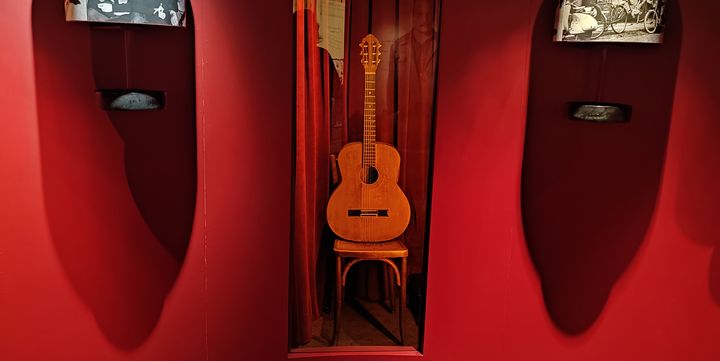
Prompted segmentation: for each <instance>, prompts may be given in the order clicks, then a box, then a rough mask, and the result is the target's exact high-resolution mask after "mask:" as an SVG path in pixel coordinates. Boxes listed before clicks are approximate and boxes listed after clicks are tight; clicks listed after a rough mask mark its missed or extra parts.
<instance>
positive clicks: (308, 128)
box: [291, 0, 330, 346]
mask: <svg viewBox="0 0 720 361" xmlns="http://www.w3.org/2000/svg"><path fill="white" fill-rule="evenodd" d="M297 4H298V9H300V10H298V11H296V14H295V18H296V25H297V26H296V38H295V50H296V57H297V58H296V101H297V103H296V115H295V143H296V144H295V179H294V219H293V222H294V224H293V242H292V265H291V269H292V272H293V274H292V277H291V282H292V283H291V297H292V299H291V307H292V312H291V322H292V326H291V330H292V334H293V335H292V336H293V337H292V343H293V345H294V346H296V345H298V344H303V343H307V342H308V341H309V340H310V338H311V337H312V321H313V320H314V319H315V318H317V317H318V315H319V308H318V298H317V289H318V287H317V282H318V281H319V280H320V278H319V277H318V276H317V275H316V264H317V259H318V253H319V247H320V241H321V239H322V232H323V228H324V224H325V217H324V214H325V212H324V210H325V205H326V204H327V199H328V194H329V187H330V184H329V174H328V173H329V171H328V153H329V150H328V144H329V138H330V135H329V123H330V121H329V117H330V111H329V96H328V88H329V84H328V81H327V74H328V71H327V70H328V67H327V55H326V54H325V53H324V52H321V51H320V49H319V48H318V47H317V46H316V44H317V43H318V28H317V23H316V20H315V19H316V17H315V4H314V1H311V3H310V4H308V5H309V6H308V9H307V10H304V9H305V4H304V1H303V0H298V2H297Z"/></svg>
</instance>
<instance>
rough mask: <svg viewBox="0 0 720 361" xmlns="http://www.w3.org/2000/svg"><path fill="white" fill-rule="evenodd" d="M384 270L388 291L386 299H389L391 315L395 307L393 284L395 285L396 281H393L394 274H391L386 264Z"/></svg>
mask: <svg viewBox="0 0 720 361" xmlns="http://www.w3.org/2000/svg"><path fill="white" fill-rule="evenodd" d="M385 270H386V274H387V278H388V281H389V282H388V283H389V285H388V286H389V287H388V289H389V291H390V292H389V293H390V295H389V296H388V298H389V299H390V313H393V312H395V306H396V305H397V300H396V299H395V283H397V281H398V280H396V279H395V272H393V269H392V268H391V267H390V266H388V265H387V264H386V265H385Z"/></svg>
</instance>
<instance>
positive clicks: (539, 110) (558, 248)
mask: <svg viewBox="0 0 720 361" xmlns="http://www.w3.org/2000/svg"><path fill="white" fill-rule="evenodd" d="M671 4H672V6H670V8H669V18H668V19H667V29H668V32H667V33H666V34H665V43H664V44H663V45H648V44H634V45H633V44H601V43H593V44H588V43H585V44H577V43H575V44H568V43H553V41H552V35H553V25H554V24H553V22H554V19H555V15H554V14H555V10H556V7H557V5H558V1H557V0H548V1H545V2H544V3H543V5H542V6H541V8H540V11H539V13H538V16H537V19H536V22H535V27H534V33H533V37H532V42H533V43H532V54H531V65H530V90H529V91H530V94H529V99H528V115H527V128H526V139H525V149H524V159H523V171H522V186H521V187H522V190H521V193H522V194H521V197H522V217H523V226H524V231H525V238H526V242H527V246H528V249H529V252H530V255H531V258H532V260H533V263H534V265H535V267H536V270H537V272H538V275H539V277H540V282H541V283H542V290H543V296H544V299H545V305H546V307H547V310H548V313H549V315H550V316H551V318H552V320H553V322H554V323H555V325H556V326H557V328H558V329H559V330H560V331H562V332H563V333H566V334H569V335H578V334H581V333H583V332H584V331H586V330H587V329H588V328H590V327H591V326H592V325H593V324H594V323H595V321H596V320H597V319H598V317H599V316H600V314H601V313H602V310H603V308H604V307H605V304H606V302H607V299H608V297H609V295H610V293H611V291H612V288H613V286H614V284H615V283H616V282H617V280H618V279H619V278H620V277H621V276H622V274H623V273H624V272H625V270H626V268H627V267H628V265H629V264H630V262H631V261H632V260H633V257H634V256H635V253H636V252H637V250H638V248H639V247H640V245H641V244H642V242H643V239H644V237H645V233H646V231H647V228H648V226H649V224H650V221H651V218H652V215H653V212H654V209H655V202H656V198H657V194H658V190H659V187H660V180H661V177H662V169H663V164H664V161H665V149H666V145H667V139H668V132H669V125H670V117H671V111H672V104H673V96H674V90H675V78H676V74H677V64H678V59H679V51H680V42H681V21H680V10H679V8H678V6H677V3H676V2H671ZM571 101H581V102H609V103H620V104H628V105H631V106H632V117H631V119H630V122H629V123H613V124H609V123H608V124H599V123H590V122H580V121H573V120H570V119H569V117H568V102H571Z"/></svg>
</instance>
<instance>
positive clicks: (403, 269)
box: [398, 257, 407, 345]
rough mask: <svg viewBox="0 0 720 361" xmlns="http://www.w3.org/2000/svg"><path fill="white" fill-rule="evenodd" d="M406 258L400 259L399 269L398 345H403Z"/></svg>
mask: <svg viewBox="0 0 720 361" xmlns="http://www.w3.org/2000/svg"><path fill="white" fill-rule="evenodd" d="M406 294H407V258H406V257H403V258H402V263H401V267H400V305H399V307H398V314H399V316H398V317H399V319H400V344H401V345H405V332H404V331H403V311H404V309H405V306H406V303H407V300H406V299H407V296H406Z"/></svg>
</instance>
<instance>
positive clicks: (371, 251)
mask: <svg viewBox="0 0 720 361" xmlns="http://www.w3.org/2000/svg"><path fill="white" fill-rule="evenodd" d="M333 249H334V250H335V253H336V254H337V255H338V256H340V257H352V258H359V259H382V258H405V257H407V256H408V249H407V247H405V245H404V244H403V243H402V242H400V241H397V240H395V241H387V242H351V241H345V240H342V239H336V240H335V247H333Z"/></svg>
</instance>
